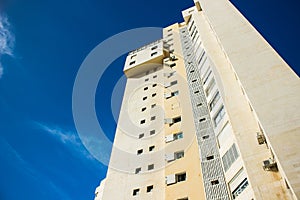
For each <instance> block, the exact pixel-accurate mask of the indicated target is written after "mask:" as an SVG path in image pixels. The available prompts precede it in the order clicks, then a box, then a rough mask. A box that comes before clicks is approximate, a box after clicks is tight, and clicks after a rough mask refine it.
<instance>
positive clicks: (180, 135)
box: [173, 132, 183, 140]
mask: <svg viewBox="0 0 300 200" xmlns="http://www.w3.org/2000/svg"><path fill="white" fill-rule="evenodd" d="M173 138H174V140H178V139H181V138H183V133H182V132H179V133H175V134H174V135H173Z"/></svg>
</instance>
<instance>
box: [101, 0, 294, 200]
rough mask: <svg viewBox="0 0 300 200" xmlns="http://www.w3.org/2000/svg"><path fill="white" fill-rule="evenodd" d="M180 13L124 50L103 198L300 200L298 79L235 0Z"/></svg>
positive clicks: (207, 0) (198, 4)
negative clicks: (153, 35)
mask: <svg viewBox="0 0 300 200" xmlns="http://www.w3.org/2000/svg"><path fill="white" fill-rule="evenodd" d="M182 15H183V19H184V20H183V22H182V23H176V24H173V25H171V26H169V27H166V28H164V29H163V39H161V40H158V41H155V42H153V43H151V44H148V45H146V46H144V47H141V48H140V49H137V50H135V51H133V52H131V53H129V55H128V56H127V59H126V63H125V67H124V73H125V75H126V76H127V84H126V89H125V93H124V97H123V103H122V108H121V111H120V117H119V121H118V126H117V130H116V135H115V140H114V147H113V150H112V154H111V160H110V165H109V169H108V173H107V177H106V180H105V184H104V183H102V184H101V186H100V187H101V189H99V188H98V189H97V190H96V194H97V197H96V199H103V200H109V199H168V200H169V199H170V200H187V199H188V200H191V199H192V200H199V199H224V200H225V199H243V200H244V199H298V198H299V197H300V146H299V141H300V134H299V133H300V128H299V126H300V112H299V111H298V110H299V109H300V104H299V102H300V95H299V94H298V93H299V92H300V82H299V77H298V76H297V75H296V74H295V73H294V72H293V71H292V70H291V68H290V67H289V66H288V65H287V64H286V63H285V62H284V60H283V59H282V58H281V57H280V56H279V55H278V54H277V53H276V51H275V50H274V49H273V48H272V47H271V46H270V45H269V44H268V43H267V42H266V41H265V40H264V38H263V37H262V36H261V35H260V34H259V33H258V32H257V31H256V30H255V29H254V28H253V27H252V25H251V24H250V23H249V22H248V21H247V20H246V19H245V18H244V17H243V16H242V15H241V14H240V13H239V11H238V10H237V9H236V8H235V7H234V6H233V5H232V4H231V3H230V1H228V0H214V1H211V0H200V1H195V6H194V7H191V8H189V9H187V10H184V11H183V12H182ZM99 191H101V192H99ZM100 193H101V195H99V194H100ZM99 196H101V197H99Z"/></svg>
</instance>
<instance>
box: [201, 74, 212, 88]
mask: <svg viewBox="0 0 300 200" xmlns="http://www.w3.org/2000/svg"><path fill="white" fill-rule="evenodd" d="M206 73H207V72H205V75H206ZM211 73H212V71H211V70H210V71H209V72H208V75H206V76H205V78H204V81H203V85H204V84H205V83H206V82H207V80H208V78H209V77H210V75H211Z"/></svg>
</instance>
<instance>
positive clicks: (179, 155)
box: [174, 151, 184, 159]
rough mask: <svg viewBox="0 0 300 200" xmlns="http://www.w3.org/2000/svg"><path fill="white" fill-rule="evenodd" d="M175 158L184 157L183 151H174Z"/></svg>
mask: <svg viewBox="0 0 300 200" xmlns="http://www.w3.org/2000/svg"><path fill="white" fill-rule="evenodd" d="M174 157H175V159H180V158H183V157H184V151H178V152H175V153H174Z"/></svg>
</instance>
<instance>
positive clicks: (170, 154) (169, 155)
mask: <svg viewBox="0 0 300 200" xmlns="http://www.w3.org/2000/svg"><path fill="white" fill-rule="evenodd" d="M165 157H166V161H168V162H170V161H172V160H175V156H174V153H168V154H166V155H165Z"/></svg>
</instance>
